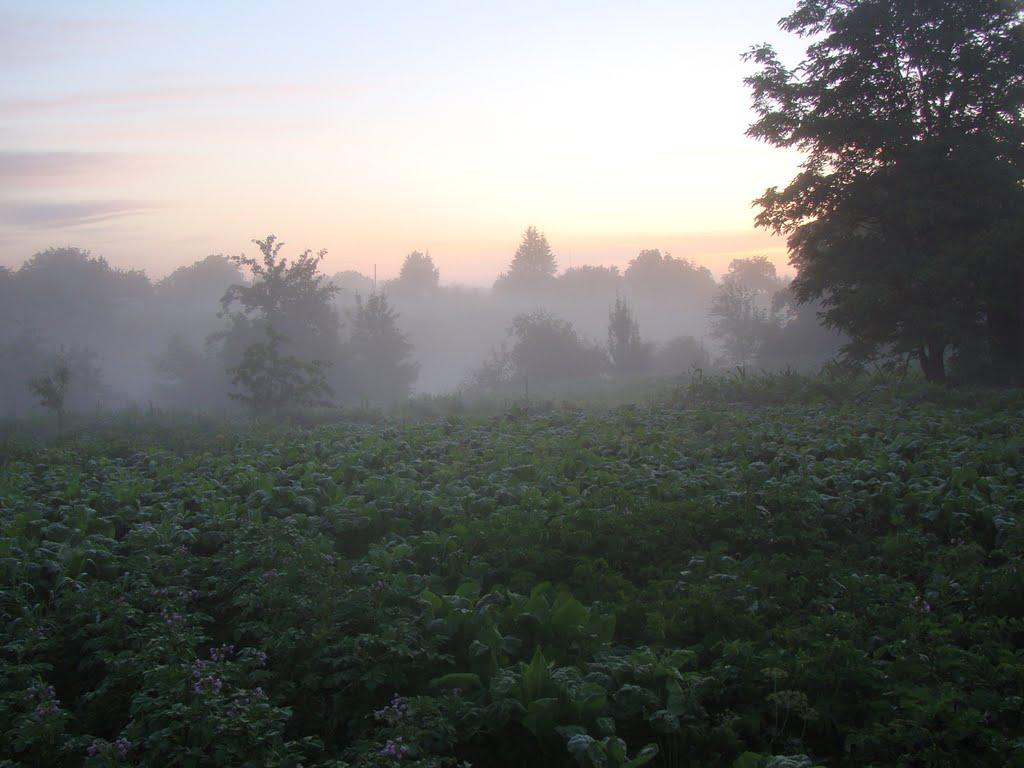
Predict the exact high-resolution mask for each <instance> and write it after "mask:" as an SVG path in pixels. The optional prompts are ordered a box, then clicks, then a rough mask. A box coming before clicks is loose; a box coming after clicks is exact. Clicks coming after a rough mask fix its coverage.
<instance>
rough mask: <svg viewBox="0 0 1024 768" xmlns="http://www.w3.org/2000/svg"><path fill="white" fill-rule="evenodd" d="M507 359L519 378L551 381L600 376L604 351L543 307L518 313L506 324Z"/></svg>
mask: <svg viewBox="0 0 1024 768" xmlns="http://www.w3.org/2000/svg"><path fill="white" fill-rule="evenodd" d="M508 335H509V337H510V339H513V340H514V341H513V345H512V348H511V350H510V351H509V361H510V363H511V366H512V369H513V371H514V375H515V377H516V378H518V379H522V378H528V379H529V380H530V381H531V382H537V383H552V382H560V381H563V382H564V381H572V380H583V379H587V378H591V377H594V376H598V375H600V374H601V373H602V372H603V371H604V369H605V368H606V366H607V354H606V353H605V351H604V350H603V349H601V348H600V347H599V346H597V345H596V344H593V343H588V342H587V341H585V340H584V339H581V338H580V336H579V334H578V333H577V332H576V329H575V328H573V326H572V323H570V322H568V321H566V320H563V319H562V318H560V317H557V316H555V315H553V314H551V313H550V312H545V311H542V310H539V311H536V312H530V313H528V314H521V315H517V316H516V317H515V318H513V320H512V324H511V325H510V326H509V329H508Z"/></svg>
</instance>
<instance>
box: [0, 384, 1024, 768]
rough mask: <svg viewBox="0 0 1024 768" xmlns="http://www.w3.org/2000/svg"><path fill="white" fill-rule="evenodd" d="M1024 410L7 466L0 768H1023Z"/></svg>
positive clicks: (267, 438)
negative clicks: (815, 767)
mask: <svg viewBox="0 0 1024 768" xmlns="http://www.w3.org/2000/svg"><path fill="white" fill-rule="evenodd" d="M1020 406H1021V403H1020V402H1019V401H1018V400H1017V399H1015V398H1014V397H1008V396H998V397H997V396H979V397H978V398H976V399H975V401H974V402H972V403H969V404H965V403H947V402H941V401H935V400H934V399H932V398H928V397H918V398H915V397H903V396H890V397H880V398H874V399H872V400H871V401H870V402H861V403H853V402H848V403H846V404H842V403H840V404H829V405H825V404H815V403H806V402H805V403H789V404H783V405H777V406H772V407H765V408H752V407H749V406H735V405H732V406H730V405H728V404H726V403H718V402H714V401H711V400H709V401H708V402H707V403H705V404H704V405H702V406H701V407H698V408H693V407H683V406H667V405H662V406H659V407H657V408H655V407H653V406H651V407H647V406H643V407H641V406H634V407H627V408H621V409H619V410H616V411H614V412H611V413H604V414H596V413H588V412H586V411H577V410H555V411H552V412H550V413H546V414H544V415H542V416H534V417H532V418H500V417H495V418H484V417H473V416H462V417H458V418H450V419H447V420H445V419H435V420H432V421H429V422H423V423H404V424H383V425H382V424H376V425H375V424H361V425H358V424H338V425H330V426H321V427H314V428H303V429H299V428H290V429H289V428H283V427H278V428H268V427H253V428H251V429H243V430H239V429H237V428H232V427H218V426H217V425H205V426H204V425H201V424H197V423H195V424H190V425H189V426H187V428H185V433H184V436H183V433H182V432H181V431H180V430H177V431H176V430H173V429H167V428H164V427H162V426H160V425H159V424H156V423H155V422H154V423H152V424H150V425H149V426H146V424H145V423H143V424H141V425H136V427H137V428H135V429H133V430H132V431H130V432H128V431H125V432H124V433H106V434H104V435H102V436H99V437H97V436H96V435H92V436H89V435H83V436H80V437H78V438H69V439H67V440H65V441H64V442H62V443H60V444H58V445H55V446H51V447H37V446H25V445H21V446H16V445H14V444H9V445H8V447H7V448H6V449H5V450H6V453H5V458H4V460H3V463H2V466H0V641H2V650H0V765H10V766H14V765H18V766H22V765H23V766H29V765H57V766H77V765H89V766H100V765H108V766H110V765H153V766H157V765H159V766H173V765H178V766H207V765H210V766H212V765H240V766H241V765H251V766H297V765H310V766H342V765H353V766H390V765H398V764H409V765H421V766H446V765H461V764H472V765H477V766H492V765H493V766H527V765H529V766H535V765H538V766H562V765H566V766H568V765H583V766H631V765H642V764H645V763H647V764H651V765H666V766H731V765H734V766H737V767H738V768H754V767H756V766H768V765H771V766H777V767H781V766H810V765H811V764H812V762H813V763H814V764H822V765H843V766H865V765H900V766H944V765H991V766H1005V765H1012V764H1024V741H1022V740H1021V736H1020V734H1021V733H1024V714H1022V713H1024V568H1022V566H1024V559H1022V555H1024V530H1022V528H1021V525H1020V522H1021V515H1022V512H1024V490H1022V483H1021V473H1022V472H1024V457H1022V448H1024V438H1022V437H1021V436H1020V435H1022V434H1024V415H1022V414H1024V411H1022V409H1021V407H1020ZM773 755H774V756H775V757H772V756H773ZM805 756H809V757H805Z"/></svg>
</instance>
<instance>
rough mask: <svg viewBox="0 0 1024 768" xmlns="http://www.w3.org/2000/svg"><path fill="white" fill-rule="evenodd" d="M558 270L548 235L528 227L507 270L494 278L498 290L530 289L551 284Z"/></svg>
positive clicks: (525, 290)
mask: <svg viewBox="0 0 1024 768" xmlns="http://www.w3.org/2000/svg"><path fill="white" fill-rule="evenodd" d="M557 270H558V263H557V262H556V261H555V255H554V253H552V252H551V246H550V245H548V241H547V238H546V237H544V235H543V234H541V233H540V232H538V231H537V229H536V227H528V228H527V230H526V231H525V232H524V233H523V238H522V240H521V241H520V243H519V247H518V248H517V249H516V252H515V255H514V256H513V257H512V262H511V263H510V264H509V267H508V272H506V273H505V274H503V275H501V276H500V277H499V278H498V279H497V281H495V284H494V289H495V290H497V291H511V292H529V291H533V290H536V289H538V288H544V287H548V286H550V285H551V283H552V281H553V280H554V277H555V272H556V271H557Z"/></svg>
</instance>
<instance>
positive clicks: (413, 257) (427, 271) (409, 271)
mask: <svg viewBox="0 0 1024 768" xmlns="http://www.w3.org/2000/svg"><path fill="white" fill-rule="evenodd" d="M440 277H441V273H440V271H439V270H438V268H437V267H436V266H434V260H433V259H432V258H430V254H429V253H420V252H419V251H413V252H412V253H410V254H409V255H408V256H406V257H405V261H403V262H402V270H401V272H399V273H398V277H396V278H395V279H394V280H389V281H388V283H387V290H388V291H389V292H391V293H393V294H396V295H402V296H408V297H413V298H422V297H424V296H427V295H429V294H430V293H432V292H434V291H436V290H437V288H438V284H439V281H440Z"/></svg>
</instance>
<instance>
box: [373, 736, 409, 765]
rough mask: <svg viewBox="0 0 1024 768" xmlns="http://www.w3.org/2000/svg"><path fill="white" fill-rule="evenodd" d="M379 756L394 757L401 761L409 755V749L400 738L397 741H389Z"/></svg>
mask: <svg viewBox="0 0 1024 768" xmlns="http://www.w3.org/2000/svg"><path fill="white" fill-rule="evenodd" d="M379 754H381V755H383V756H384V757H393V758H395V759H396V760H401V759H402V758H403V757H405V756H406V755H408V754H409V748H408V747H407V746H405V745H404V744H402V737H401V736H399V737H398V738H396V739H388V741H387V743H386V744H385V745H384V748H383V749H381V750H380V752H379Z"/></svg>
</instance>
